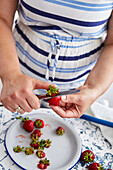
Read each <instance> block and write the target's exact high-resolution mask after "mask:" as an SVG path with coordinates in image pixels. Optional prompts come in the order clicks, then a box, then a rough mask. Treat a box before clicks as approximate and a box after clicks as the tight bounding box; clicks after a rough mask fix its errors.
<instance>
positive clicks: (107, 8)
mask: <svg viewBox="0 0 113 170" xmlns="http://www.w3.org/2000/svg"><path fill="white" fill-rule="evenodd" d="M45 1H47V2H49V3H53V4H57V5H60V6H65V7H69V8H73V9H79V10H82V11H93V12H97V11H98V12H100V11H107V10H111V9H112V6H110V7H105V8H94V7H93V8H89V7H88V8H86V7H83V6H77V5H75V4H74V5H72V4H70V3H66V2H65V3H64V2H61V1H57V0H45ZM95 6H96V5H95Z"/></svg>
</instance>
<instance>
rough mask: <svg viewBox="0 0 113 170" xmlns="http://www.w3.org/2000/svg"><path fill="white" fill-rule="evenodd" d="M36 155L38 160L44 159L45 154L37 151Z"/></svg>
mask: <svg viewBox="0 0 113 170" xmlns="http://www.w3.org/2000/svg"><path fill="white" fill-rule="evenodd" d="M36 155H37V156H38V157H39V158H44V157H45V155H46V154H45V152H44V151H41V150H38V151H37V152H36Z"/></svg>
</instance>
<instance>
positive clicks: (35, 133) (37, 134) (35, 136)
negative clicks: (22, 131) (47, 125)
mask: <svg viewBox="0 0 113 170" xmlns="http://www.w3.org/2000/svg"><path fill="white" fill-rule="evenodd" d="M41 135H42V133H41V130H40V129H35V130H34V131H33V132H32V133H31V135H30V138H31V139H33V140H38V138H40V137H41Z"/></svg>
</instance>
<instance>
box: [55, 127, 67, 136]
mask: <svg viewBox="0 0 113 170" xmlns="http://www.w3.org/2000/svg"><path fill="white" fill-rule="evenodd" d="M56 133H57V135H63V134H64V133H65V130H64V128H63V127H58V128H57V129H56Z"/></svg>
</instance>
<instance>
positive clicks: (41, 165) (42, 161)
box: [37, 158, 50, 169]
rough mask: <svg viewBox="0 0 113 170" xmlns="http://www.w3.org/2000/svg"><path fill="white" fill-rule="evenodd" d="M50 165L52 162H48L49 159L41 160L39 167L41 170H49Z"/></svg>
mask: <svg viewBox="0 0 113 170" xmlns="http://www.w3.org/2000/svg"><path fill="white" fill-rule="evenodd" d="M49 165H50V161H49V160H47V158H45V159H41V160H40V161H39V164H38V165H37V166H38V168H40V169H47V166H49Z"/></svg>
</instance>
